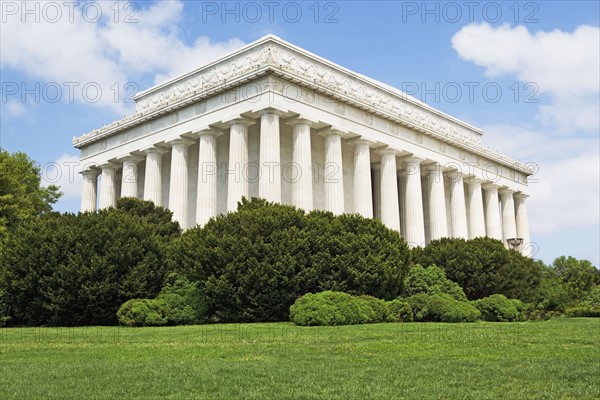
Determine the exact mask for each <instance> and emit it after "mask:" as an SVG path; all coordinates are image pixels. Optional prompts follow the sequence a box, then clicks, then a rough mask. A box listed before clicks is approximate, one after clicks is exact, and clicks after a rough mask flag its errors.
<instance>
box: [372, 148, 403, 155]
mask: <svg viewBox="0 0 600 400" xmlns="http://www.w3.org/2000/svg"><path fill="white" fill-rule="evenodd" d="M398 153H399V152H398V150H395V149H392V148H389V147H386V148H384V149H379V150H377V154H379V155H382V156H385V155H389V154H392V155H394V156H396V155H398Z"/></svg>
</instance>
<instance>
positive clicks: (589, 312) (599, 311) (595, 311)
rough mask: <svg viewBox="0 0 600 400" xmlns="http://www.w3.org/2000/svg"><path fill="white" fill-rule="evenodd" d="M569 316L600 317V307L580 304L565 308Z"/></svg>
mask: <svg viewBox="0 0 600 400" xmlns="http://www.w3.org/2000/svg"><path fill="white" fill-rule="evenodd" d="M565 315H566V316H567V317H593V318H599V317H600V307H598V306H590V305H580V306H576V307H570V308H567V309H566V310H565Z"/></svg>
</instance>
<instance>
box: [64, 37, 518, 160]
mask: <svg viewBox="0 0 600 400" xmlns="http://www.w3.org/2000/svg"><path fill="white" fill-rule="evenodd" d="M260 68H271V69H273V70H274V71H278V72H280V73H283V74H287V75H292V76H294V77H300V78H302V79H304V81H305V84H309V85H311V86H312V85H317V90H325V91H327V92H334V94H335V95H338V96H340V97H343V98H345V99H347V100H348V101H350V102H354V103H355V104H357V105H358V106H360V107H363V108H369V109H376V110H377V112H380V113H384V114H387V115H388V116H389V117H390V118H396V119H398V121H397V122H399V123H401V124H403V125H407V126H410V127H412V128H413V129H418V130H419V131H423V132H424V133H426V134H427V135H429V136H432V137H434V138H437V139H441V138H448V139H451V140H452V141H454V142H456V144H457V145H459V146H462V147H464V148H466V149H468V150H469V151H470V152H473V153H475V154H483V155H484V156H485V157H486V158H489V159H493V160H497V161H499V162H501V163H504V164H507V165H511V166H514V167H516V168H519V166H516V164H515V162H514V161H513V160H511V159H510V158H508V157H506V156H504V155H502V154H499V153H496V152H492V151H490V150H488V149H484V148H483V147H482V146H481V145H480V144H479V142H478V139H477V136H478V135H479V133H477V132H475V131H473V130H471V129H469V128H468V127H466V126H463V125H461V124H460V123H458V122H455V121H453V120H451V119H448V118H446V117H444V116H442V115H438V114H436V113H435V112H434V111H432V110H430V109H428V108H425V107H422V106H420V105H417V104H415V103H413V102H412V100H410V99H409V98H408V97H406V96H405V95H403V94H401V93H390V92H389V90H387V88H386V89H383V88H379V87H377V86H374V85H373V84H371V83H370V82H368V81H366V80H364V79H362V78H360V77H357V76H354V75H348V74H347V73H346V72H344V71H342V70H338V69H333V68H332V67H331V66H330V65H328V64H327V63H325V62H321V61H319V60H315V59H313V58H311V57H309V56H307V55H305V54H303V53H300V52H298V51H296V50H293V49H290V48H287V47H285V46H284V45H281V44H278V43H267V44H264V45H262V46H258V47H254V48H251V49H248V50H246V51H243V52H242V53H240V54H237V55H234V56H231V57H229V58H227V59H226V60H224V61H222V62H221V63H219V64H217V65H214V66H211V67H209V68H207V69H199V70H197V71H196V72H194V73H193V74H191V75H190V76H187V77H185V78H182V79H181V80H180V81H177V82H174V83H171V84H168V85H166V86H165V87H161V88H157V89H156V90H155V91H153V92H150V93H147V94H145V95H142V96H141V97H140V98H138V99H137V104H136V111H135V113H134V114H132V115H129V116H126V117H124V118H122V119H121V120H119V121H114V122H113V123H111V124H110V125H107V126H103V127H102V128H100V129H97V130H93V131H92V132H89V133H87V134H84V135H83V136H81V137H79V138H76V139H74V140H73V144H74V145H79V144H83V143H84V142H86V141H89V140H93V139H95V138H98V139H99V138H100V137H103V136H106V135H110V134H112V133H114V132H116V131H119V130H122V129H125V128H126V127H130V126H133V125H135V124H139V123H142V122H143V121H144V120H146V119H148V118H152V117H153V115H152V114H153V113H155V112H157V111H159V110H160V111H170V110H171V109H174V108H177V107H178V106H179V104H180V103H181V104H183V101H184V100H185V101H189V100H191V99H198V100H200V99H202V98H203V97H206V96H207V95H208V94H210V93H213V92H215V91H220V90H223V89H224V88H225V85H229V84H231V81H234V80H235V79H239V78H241V77H243V76H246V75H251V74H252V73H254V71H256V70H258V69H260ZM198 104H203V106H199V107H200V109H199V111H198V113H203V112H205V110H206V108H205V107H206V104H204V103H198ZM202 107H204V108H203V109H202ZM335 107H336V112H338V113H340V114H341V115H343V114H344V112H345V107H344V105H343V104H340V103H339V102H337V103H336V105H335ZM370 118H371V120H372V116H371V117H370ZM421 141H422V138H421ZM521 167H522V169H524V170H525V171H528V170H529V168H527V166H521Z"/></svg>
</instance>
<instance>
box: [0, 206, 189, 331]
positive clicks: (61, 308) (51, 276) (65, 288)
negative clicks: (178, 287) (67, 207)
mask: <svg viewBox="0 0 600 400" xmlns="http://www.w3.org/2000/svg"><path fill="white" fill-rule="evenodd" d="M179 232H180V229H179V225H178V224H177V222H172V221H171V212H170V211H168V210H166V209H164V208H161V207H155V206H154V205H153V204H152V203H150V202H145V201H142V200H138V199H130V198H122V199H119V201H118V203H117V208H116V209H114V208H109V209H105V210H100V211H98V212H93V213H81V214H78V215H74V214H62V215H61V214H51V215H47V216H44V217H39V218H32V219H29V220H27V221H23V223H21V224H19V226H18V227H17V231H16V233H15V234H14V235H10V239H9V245H8V246H7V247H6V250H5V251H3V252H2V256H1V257H0V264H1V265H0V286H1V289H2V290H4V292H5V296H6V297H5V299H6V303H7V304H8V306H9V307H8V310H9V312H10V315H8V316H10V317H11V319H10V322H11V323H13V324H16V325H63V326H73V325H76V326H82V325H114V324H117V323H118V320H117V318H116V313H117V311H118V310H119V307H120V306H121V305H122V304H123V302H125V301H127V300H129V299H137V298H149V297H154V296H156V295H157V294H158V292H159V291H160V288H161V286H162V284H163V282H164V279H165V276H166V273H167V271H166V268H165V261H164V256H165V244H166V243H168V242H169V241H170V240H171V239H172V238H173V237H174V236H177V235H179Z"/></svg>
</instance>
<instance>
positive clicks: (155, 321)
mask: <svg viewBox="0 0 600 400" xmlns="http://www.w3.org/2000/svg"><path fill="white" fill-rule="evenodd" d="M167 311H168V306H167V304H166V303H165V302H164V301H163V300H156V299H152V300H149V299H132V300H128V301H126V302H125V303H123V305H121V307H120V308H119V311H117V318H118V319H119V323H121V324H122V325H127V326H161V325H166V324H167V317H166V314H167Z"/></svg>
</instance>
